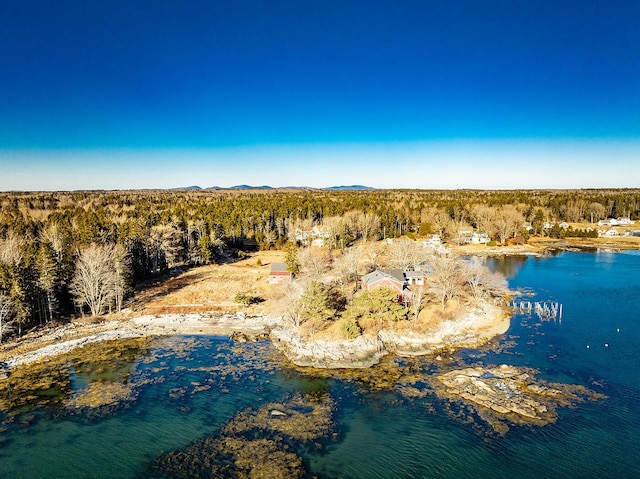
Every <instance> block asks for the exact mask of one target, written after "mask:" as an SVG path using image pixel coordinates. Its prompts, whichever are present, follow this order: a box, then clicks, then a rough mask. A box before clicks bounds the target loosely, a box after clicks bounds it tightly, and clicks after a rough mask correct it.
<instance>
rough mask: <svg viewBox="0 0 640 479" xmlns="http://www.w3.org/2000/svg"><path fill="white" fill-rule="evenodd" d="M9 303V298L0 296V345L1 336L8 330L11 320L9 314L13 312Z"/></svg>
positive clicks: (0, 341)
mask: <svg viewBox="0 0 640 479" xmlns="http://www.w3.org/2000/svg"><path fill="white" fill-rule="evenodd" d="M12 306H13V305H12V303H11V298H10V297H9V296H8V295H6V294H4V293H1V294H0V343H2V335H3V333H4V332H5V331H7V330H8V329H9V326H10V324H11V323H10V322H9V319H10V318H11V314H12V312H13V307H12Z"/></svg>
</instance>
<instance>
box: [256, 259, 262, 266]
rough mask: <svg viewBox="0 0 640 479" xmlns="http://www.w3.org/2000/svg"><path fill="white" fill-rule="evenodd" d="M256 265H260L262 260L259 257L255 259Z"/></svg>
mask: <svg viewBox="0 0 640 479" xmlns="http://www.w3.org/2000/svg"><path fill="white" fill-rule="evenodd" d="M256 266H262V260H261V259H260V258H258V261H256Z"/></svg>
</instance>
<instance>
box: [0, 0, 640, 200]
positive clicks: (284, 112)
mask: <svg viewBox="0 0 640 479" xmlns="http://www.w3.org/2000/svg"><path fill="white" fill-rule="evenodd" d="M639 24H640V2H637V1H636V0H627V1H615V0H613V1H607V2H604V1H598V2H595V1H584V0H581V1H562V0H556V1H549V0H536V1H524V0H522V1H516V0H504V1H455V0H454V1H447V2H443V1H438V2H435V1H428V0H424V1H384V2H382V1H377V0H367V1H358V2H356V1H349V0H343V1H339V2H338V1H335V2H334V1H328V0H318V1H306V0H290V1H273V0H270V1H266V0H265V1H255V0H234V1H222V0H217V1H204V0H197V1H196V0H192V1H188V0H187V1H181V2H177V1H162V0H153V1H151V0H149V1H136V0H128V1H122V0H111V1H109V2H87V1H69V0H60V1H56V2H48V1H47V2H45V1H31V0H7V1H5V2H2V4H0V167H1V172H0V190H57V189H84V188H87V189H89V188H90V189H95V188H105V189H117V188H154V187H160V188H162V187H174V186H185V185H192V184H198V185H200V186H204V187H206V186H214V185H219V186H231V185H234V184H239V183H249V184H270V185H272V186H287V185H306V186H318V187H319V186H330V185H339V184H354V183H360V184H368V185H371V186H375V187H380V188H384V187H406V188H564V187H567V188H574V187H639V186H640V181H639V180H640V161H639V160H640V28H638V25H639Z"/></svg>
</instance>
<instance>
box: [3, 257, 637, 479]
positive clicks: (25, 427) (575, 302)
mask: <svg viewBox="0 0 640 479" xmlns="http://www.w3.org/2000/svg"><path fill="white" fill-rule="evenodd" d="M488 261H489V264H490V266H491V267H492V268H493V269H496V270H499V271H502V272H503V273H505V274H506V275H507V277H508V280H509V283H510V286H511V288H512V289H517V290H519V291H521V292H522V294H523V296H521V297H520V299H523V300H527V301H552V302H557V303H559V304H562V317H559V316H558V317H556V318H546V317H538V316H537V315H536V314H535V312H532V313H526V312H524V313H516V314H514V316H513V318H512V323H511V327H510V329H509V331H508V332H507V333H506V334H505V335H504V336H503V337H501V338H499V340H496V341H494V342H493V343H492V345H491V348H485V349H482V350H464V351H460V352H458V353H457V355H456V358H455V361H456V362H457V364H459V365H464V364H467V363H468V364H478V363H481V364H485V365H498V364H503V363H506V364H512V365H516V366H524V367H528V368H533V369H535V370H536V371H537V373H536V374H537V377H539V378H541V379H544V380H547V381H552V382H559V383H568V384H575V385H582V386H585V387H587V388H590V389H591V390H593V391H595V392H597V393H600V394H603V395H605V396H606V397H605V398H601V399H598V400H595V401H585V402H581V403H578V404H574V405H572V406H571V407H566V408H560V409H559V410H558V419H557V421H556V422H554V423H552V424H548V425H546V426H534V425H509V429H508V431H506V432H505V433H503V434H499V433H497V432H496V431H495V430H493V428H492V427H491V426H490V425H489V424H488V423H487V422H485V421H483V420H482V418H479V417H477V416H475V415H474V414H472V413H471V414H461V411H465V408H464V406H461V405H460V404H457V403H456V402H455V401H453V402H452V401H448V400H444V399H440V398H438V397H437V396H436V395H435V394H424V395H419V396H411V395H407V394H403V392H402V389H401V388H399V387H395V386H393V385H392V386H390V387H383V386H380V384H376V383H375V382H370V381H368V380H366V379H362V378H354V377H351V376H349V375H348V374H314V373H313V372H309V371H299V370H296V369H294V368H291V367H288V366H287V365H286V363H285V362H282V361H281V360H280V358H279V355H278V353H277V351H275V350H274V348H273V347H272V346H271V345H270V344H269V343H268V342H260V343H243V344H235V343H233V342H232V341H229V340H228V339H225V338H206V337H176V338H163V339H158V340H156V341H154V342H153V343H152V344H151V345H150V347H149V348H148V349H144V350H141V351H139V352H136V354H133V355H131V356H128V357H127V358H128V359H127V362H126V364H119V365H118V366H117V367H116V369H115V370H109V371H107V372H108V373H109V374H106V373H105V371H104V367H103V368H95V367H94V369H93V370H92V371H88V370H87V369H86V368H85V369H83V367H81V366H79V365H77V364H76V365H75V368H74V365H73V364H70V365H68V374H67V371H66V370H65V374H66V377H69V379H70V380H69V382H68V383H67V386H65V388H66V389H65V388H62V389H63V390H64V391H65V392H64V394H62V396H60V395H57V396H56V398H57V399H58V400H57V401H52V402H51V403H47V402H46V401H43V400H41V401H39V402H33V403H29V402H28V401H27V402H26V403H24V404H22V405H21V406H20V407H19V409H17V410H13V411H11V412H9V413H0V419H2V424H1V425H0V431H1V432H0V477H1V478H5V477H6V478H16V479H18V478H30V479H31V478H40V477H42V478H131V479H140V478H163V479H164V478H172V477H206V474H205V475H203V472H202V470H195V469H193V470H192V469H189V468H188V467H186V468H185V469H183V470H182V472H181V475H175V474H174V475H172V473H170V472H167V471H166V470H163V469H162V468H159V467H158V458H159V457H163V456H162V455H163V454H167V453H169V452H178V453H180V452H181V451H187V450H193V449H194V444H195V445H196V449H197V445H198V444H199V443H198V442H197V441H199V440H202V439H205V438H216V437H219V436H220V435H221V434H222V429H223V427H224V426H225V424H229V422H230V421H233V420H234V417H236V415H237V414H238V413H239V412H241V411H244V410H247V409H248V408H252V409H253V410H256V409H258V408H260V407H261V406H262V405H264V404H267V403H278V402H283V401H286V399H287V398H290V397H292V395H295V394H297V393H300V392H301V393H303V394H306V395H317V396H323V397H329V398H331V400H332V401H333V404H334V406H333V415H332V417H331V430H332V433H331V434H330V435H329V436H327V437H325V438H319V439H317V440H316V441H313V442H312V443H305V444H302V443H296V442H295V441H293V442H291V443H290V444H289V446H290V447H291V448H292V450H295V451H296V453H297V454H298V455H299V456H301V457H302V458H303V460H304V467H305V470H306V474H307V477H318V478H421V477H424V478H431V477H433V478H492V479H495V478H512V477H518V478H536V479H539V478H591V477H593V478H603V477H607V478H608V477H611V478H638V477H640V314H639V313H640V308H639V306H638V305H639V302H640V255H639V254H637V253H610V252H594V253H576V252H562V253H558V254H556V255H553V256H548V257H544V258H535V257H510V258H500V259H491V260H488ZM439 367H440V366H439V365H438V364H432V363H430V362H429V361H428V360H426V359H420V360H415V361H407V362H404V361H395V362H394V361H391V362H389V363H388V364H387V368H386V369H384V368H383V369H380V370H375V371H374V372H373V376H374V377H376V376H381V375H383V374H387V373H388V372H389V371H398V370H402V369H403V368H413V370H414V371H422V372H426V373H428V372H431V371H435V370H437V369H438V368H439ZM118 368H120V369H118ZM101 375H102V376H101ZM96 378H97V379H96ZM96 381H97V382H98V383H100V382H102V383H105V384H111V383H110V381H115V384H124V385H126V386H127V387H128V389H129V390H130V391H129V393H130V394H128V395H125V398H124V399H123V398H122V397H119V399H117V400H114V401H113V402H111V403H108V404H105V405H104V406H102V407H100V408H83V407H77V406H73V404H75V403H69V402H65V401H68V399H69V398H71V397H74V395H77V394H80V393H82V392H83V391H85V390H86V388H87V385H88V384H91V383H96ZM118 381H119V382H118ZM51 388H52V390H54V389H55V384H54V385H52V386H51ZM424 390H426V391H427V392H428V390H429V388H428V387H426V388H424ZM56 391H57V389H56ZM34 394H35V393H34ZM47 394H49V392H48V391H46V390H40V391H38V392H37V394H35V395H36V396H38V397H39V398H40V399H42V398H43V397H45V398H46V397H47ZM51 394H53V393H51ZM69 404H71V405H69ZM176 457H178V458H179V457H181V456H179V455H178V456H176Z"/></svg>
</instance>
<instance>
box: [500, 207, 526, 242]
mask: <svg viewBox="0 0 640 479" xmlns="http://www.w3.org/2000/svg"><path fill="white" fill-rule="evenodd" d="M523 223H524V216H523V215H522V213H521V212H520V211H519V210H518V209H517V208H516V207H514V206H511V205H506V206H503V207H501V208H500V209H499V210H498V211H497V212H496V220H495V225H496V234H497V235H498V238H499V240H500V243H502V244H504V242H505V241H507V240H508V239H509V238H513V237H515V236H516V234H518V232H519V231H520V230H521V229H522V225H523Z"/></svg>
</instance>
